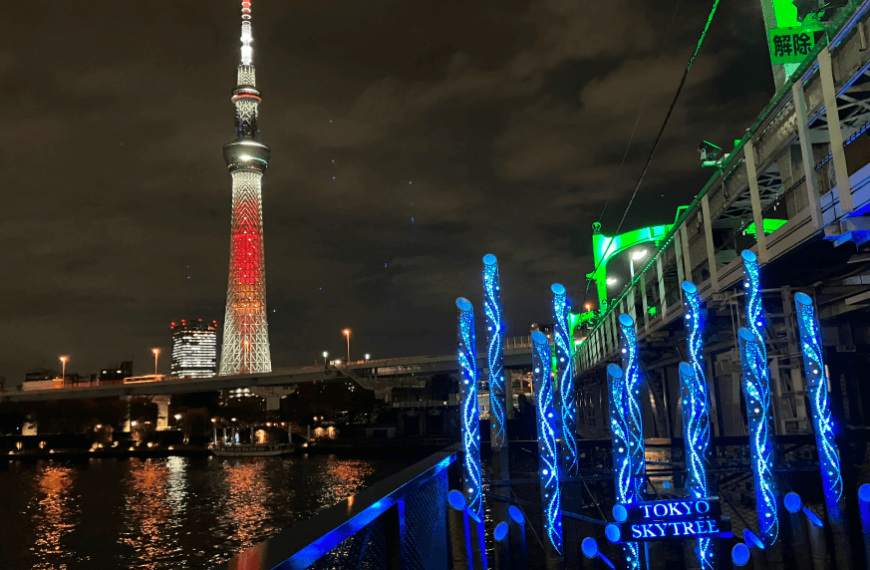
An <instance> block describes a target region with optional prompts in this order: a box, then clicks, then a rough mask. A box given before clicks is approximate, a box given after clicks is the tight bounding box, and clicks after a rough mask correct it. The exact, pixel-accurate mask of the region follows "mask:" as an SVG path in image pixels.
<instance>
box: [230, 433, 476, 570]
mask: <svg viewBox="0 0 870 570" xmlns="http://www.w3.org/2000/svg"><path fill="white" fill-rule="evenodd" d="M458 452H459V446H453V447H452V448H448V449H446V450H444V451H441V452H438V453H436V454H433V455H431V456H429V457H427V458H426V459H424V460H422V461H420V462H418V463H416V464H414V465H412V466H411V467H408V468H407V469H404V470H402V471H400V472H399V473H396V474H395V475H392V476H390V477H387V478H386V479H384V480H382V481H380V482H378V483H375V484H374V485H372V486H370V487H367V488H365V489H363V490H362V491H360V492H359V493H357V494H356V495H353V496H351V497H348V498H347V499H345V500H343V501H341V502H340V503H338V504H337V505H335V506H333V507H330V508H328V509H326V510H324V511H322V512H320V513H319V514H317V515H315V516H314V517H312V518H311V519H308V520H306V521H303V522H301V523H299V524H297V525H296V526H293V527H291V528H289V529H286V530H283V531H281V532H280V533H279V534H277V535H276V536H275V537H273V538H270V539H269V540H267V541H265V542H261V543H260V544H257V545H255V546H253V547H251V548H249V549H247V550H244V551H242V552H241V553H239V554H237V555H236V556H235V557H233V558H232V560H230V562H229V563H228V564H227V566H226V568H227V569H228V570H266V569H280V570H302V569H303V568H309V569H314V570H320V569H324V570H325V569H327V568H370V569H373V570H374V569H379V568H384V569H386V568H394V567H396V561H397V560H401V567H402V568H408V569H412V570H446V569H447V568H448V560H447V557H448V553H449V546H448V536H447V493H448V468H449V467H450V465H451V464H453V463H454V461H455V460H456V457H457V454H458Z"/></svg>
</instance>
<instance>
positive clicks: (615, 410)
mask: <svg viewBox="0 0 870 570" xmlns="http://www.w3.org/2000/svg"><path fill="white" fill-rule="evenodd" d="M619 333H620V338H621V339H622V344H621V346H620V353H621V355H622V369H621V370H620V373H621V374H622V380H621V382H612V383H611V386H610V427H611V431H612V438H613V468H614V472H615V476H616V486H617V490H616V500H617V502H620V503H635V502H638V501H642V500H643V489H644V487H645V481H644V479H645V477H646V457H645V448H644V442H643V417H642V415H641V407H640V380H641V378H640V362H639V360H638V357H639V355H638V346H637V333H636V332H635V329H634V319H633V318H631V316H630V315H625V314H623V315H619ZM616 368H617V369H618V367H616ZM607 370H608V377H609V376H610V374H611V372H615V370H614V371H611V367H610V366H608V368H607ZM617 440H618V441H617ZM624 554H625V561H626V563H627V564H628V567H629V568H630V569H631V570H636V569H638V568H640V547H639V545H638V544H637V543H636V542H630V543H627V544H626V545H625V547H624Z"/></svg>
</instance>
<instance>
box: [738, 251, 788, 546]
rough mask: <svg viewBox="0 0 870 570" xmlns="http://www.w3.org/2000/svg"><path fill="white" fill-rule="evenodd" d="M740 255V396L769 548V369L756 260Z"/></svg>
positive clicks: (775, 532) (773, 503)
mask: <svg viewBox="0 0 870 570" xmlns="http://www.w3.org/2000/svg"><path fill="white" fill-rule="evenodd" d="M741 256H742V257H743V288H744V292H745V294H746V324H747V327H746V328H741V329H740V331H739V332H738V334H737V337H738V340H739V343H740V360H741V362H742V364H743V395H744V398H745V399H746V414H747V416H748V418H749V449H750V453H751V455H752V473H753V476H754V478H755V501H756V511H757V512H758V527H759V534H760V535H761V539H762V541H763V542H764V546H765V547H770V546H772V545H773V544H774V543H776V541H777V539H778V538H779V512H778V511H779V506H778V493H777V488H776V479H775V477H774V473H773V469H774V463H775V461H776V443H775V436H776V434H775V432H774V429H773V409H772V401H771V392H770V368H769V367H768V362H767V348H766V347H765V344H764V333H763V328H764V320H763V317H762V311H761V283H760V279H759V269H758V259H757V257H756V255H755V254H754V253H752V252H751V251H749V250H744V251H743V252H742V253H741Z"/></svg>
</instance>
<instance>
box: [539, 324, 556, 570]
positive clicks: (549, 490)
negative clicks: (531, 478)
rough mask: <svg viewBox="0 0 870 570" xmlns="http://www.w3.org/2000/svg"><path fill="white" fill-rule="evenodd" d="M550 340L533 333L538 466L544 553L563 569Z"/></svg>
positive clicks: (549, 562)
mask: <svg viewBox="0 0 870 570" xmlns="http://www.w3.org/2000/svg"><path fill="white" fill-rule="evenodd" d="M550 362H551V361H550V339H548V338H547V335H545V334H544V333H542V332H541V331H535V332H533V333H532V370H533V376H534V388H535V411H536V412H537V414H536V415H537V424H538V466H539V473H538V475H539V477H540V480H541V504H542V505H543V509H544V554H545V558H546V561H547V568H548V569H551V570H552V569H558V568H561V567H562V510H561V505H560V501H559V444H558V442H557V441H556V439H557V435H556V434H557V433H558V422H559V418H558V417H557V414H556V410H555V407H554V404H555V402H554V395H553V380H552V374H551V369H550V366H551V364H550Z"/></svg>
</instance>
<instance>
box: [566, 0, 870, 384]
mask: <svg viewBox="0 0 870 570" xmlns="http://www.w3.org/2000/svg"><path fill="white" fill-rule="evenodd" d="M868 7H870V1H868V0H863V1H858V0H852V1H851V2H850V3H849V5H848V6H847V7H846V8H844V9H843V10H842V12H841V13H840V14H839V16H838V17H837V20H836V21H835V22H833V23H832V24H831V25H830V26H829V32H828V37H830V38H831V39H830V42H828V43H827V44H826V43H825V42H820V43H819V45H817V46H816V47H815V49H814V50H813V51H812V52H811V53H810V54H809V55H808V56H807V58H806V59H805V60H804V61H803V63H802V64H801V65H800V66H799V67H798V69H797V70H796V71H795V72H794V74H793V75H792V76H791V78H790V79H789V80H787V81H786V82H785V84H784V85H783V86H782V87H781V88H780V89H779V90H778V91H777V93H776V94H775V95H774V97H773V98H772V99H771V101H770V103H768V105H767V106H766V107H765V108H764V110H762V112H761V114H760V115H759V117H758V119H757V120H756V121H755V123H754V124H753V125H752V126H751V127H750V128H749V129H747V131H746V134H745V135H744V136H743V138H742V140H741V141H740V142H739V144H738V145H737V146H736V147H735V149H734V150H733V151H732V152H731V153H730V154H729V155H728V156H727V158H725V159H724V161H723V163H722V165H721V167H720V168H718V169H717V172H716V174H715V175H714V176H712V177H711V178H710V180H709V181H708V182H707V184H706V185H705V186H704V187H703V188H702V189H701V190H700V192H699V193H698V194H697V197H696V198H695V200H694V201H693V202H692V203H691V205H690V206H689V207H688V208H687V209H686V210H685V211H683V213H682V215H681V216H680V217H679V219H678V220H677V222H676V223H675V224H674V226H673V228H672V229H671V230H670V231H669V232H668V233H667V234H666V235H665V236H664V238H663V239H662V240H661V241H660V242H659V243H658V244H657V250H656V251H655V253H654V255H653V256H651V257H650V258H649V261H648V263H647V264H646V265H645V266H644V267H642V268H641V269H640V270H638V271H637V272H636V273H635V276H634V277H633V279H632V280H631V281H630V283H628V284H627V285H626V287H625V288H624V289H623V290H622V292H621V293H620V294H619V295H618V296H617V297H616V298H615V299H612V300H611V301H610V303H609V305H608V306H607V307H604V308H603V309H604V311H603V314H602V317H601V318H600V319H599V321H598V323H597V324H596V326H595V327H594V328H593V329H592V331H590V332H589V334H588V335H587V337H586V340H585V341H583V343H582V344H581V345H580V347H579V348H578V350H577V352H576V356H575V357H576V359H577V362H576V367H577V370H578V371H579V372H581V373H582V372H585V371H587V370H590V369H592V368H595V367H597V366H599V365H600V364H601V363H602V362H603V361H606V360H608V359H610V358H615V357H616V356H617V350H618V346H619V333H618V327H617V321H616V318H617V316H618V315H619V314H620V313H628V314H630V315H631V316H632V317H634V319H635V322H636V323H637V327H638V335H639V337H644V336H646V335H649V334H654V333H655V332H656V331H657V330H659V329H661V328H662V327H664V326H665V325H667V324H668V323H670V322H672V321H674V320H675V319H676V318H678V317H680V316H681V315H682V290H681V288H680V283H681V282H682V281H683V280H689V281H692V282H693V283H695V284H696V285H697V286H698V291H699V293H700V295H701V298H702V300H707V299H709V298H710V297H711V296H712V295H714V294H717V293H719V292H721V291H723V290H724V289H726V288H729V287H731V286H733V285H734V284H735V283H737V281H739V280H740V278H741V276H742V266H741V263H740V259H739V253H740V251H741V250H743V249H752V250H753V251H755V253H756V254H757V255H758V257H759V260H760V261H761V263H762V264H764V263H768V262H770V261H772V260H774V259H776V258H778V257H780V256H782V255H785V254H786V253H789V252H791V251H793V250H794V249H795V248H797V247H798V246H800V245H801V244H803V243H805V242H806V241H808V240H810V239H813V238H816V237H818V236H819V235H820V234H821V233H822V232H823V231H824V232H826V233H828V234H834V235H837V234H839V233H840V232H841V230H840V229H838V228H840V222H839V220H840V219H841V218H842V217H843V216H844V215H849V214H857V213H862V208H863V209H865V210H866V209H867V206H866V205H867V204H868V203H870V184H868V183H867V182H868V181H870V165H868V164H866V162H867V161H866V158H864V155H863V154H862V153H860V152H853V153H852V154H851V155H850V156H849V157H848V158H849V159H850V162H851V163H854V164H851V163H850V164H848V170H847V160H846V158H847V154H848V152H849V150H850V149H849V146H850V145H851V144H852V143H853V142H855V141H857V140H858V139H859V137H860V135H861V134H862V133H865V132H867V131H870V94H868V92H870V88H868V81H870V78H868V77H866V76H865V72H867V70H868V66H870V49H868V45H867V35H866V34H865V33H863V31H864V30H863V29H862V30H861V32H862V33H857V31H856V26H861V27H862V28H863V27H864V26H865V25H866V20H867V14H868ZM831 103H833V104H832V105H831ZM828 106H830V107H831V111H832V112H831V113H828ZM835 109H836V112H833V111H834V110H835ZM831 125H837V127H838V128H829V127H830V126H831ZM801 134H803V137H801ZM859 146H860V145H859ZM855 148H857V147H855ZM858 162H860V164H858ZM838 165H839V166H838ZM841 187H842V188H843V192H842V193H841V192H840V188H841Z"/></svg>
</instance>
